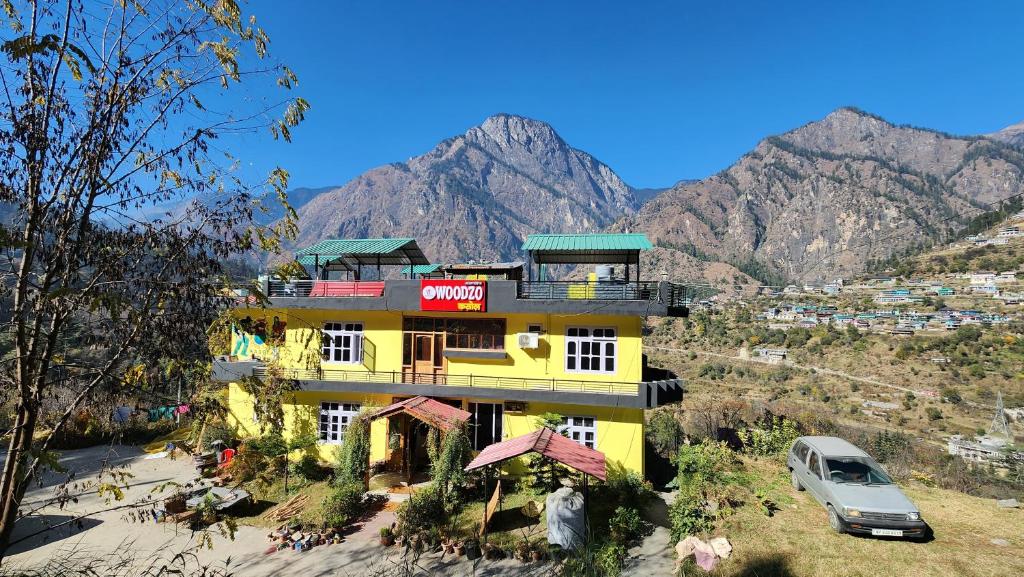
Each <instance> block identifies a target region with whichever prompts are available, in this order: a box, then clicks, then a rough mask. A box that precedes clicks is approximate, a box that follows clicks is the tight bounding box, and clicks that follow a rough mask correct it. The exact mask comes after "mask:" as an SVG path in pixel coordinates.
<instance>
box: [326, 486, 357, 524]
mask: <svg viewBox="0 0 1024 577" xmlns="http://www.w3.org/2000/svg"><path fill="white" fill-rule="evenodd" d="M366 508H367V501H366V498H365V495H364V494H363V484H362V483H353V482H348V483H342V484H340V485H337V486H336V487H335V488H334V491H332V492H331V493H330V494H329V495H327V496H326V497H324V500H323V502H322V503H321V504H320V513H321V516H322V518H323V521H324V524H325V525H326V526H328V527H344V526H345V525H348V524H349V523H351V522H352V521H354V520H355V519H358V518H359V517H361V516H362V515H363V513H365V512H366Z"/></svg>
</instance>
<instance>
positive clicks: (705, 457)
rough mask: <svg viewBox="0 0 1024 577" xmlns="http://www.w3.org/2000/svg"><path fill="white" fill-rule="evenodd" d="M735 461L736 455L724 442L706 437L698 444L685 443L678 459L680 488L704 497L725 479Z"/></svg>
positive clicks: (680, 449)
mask: <svg viewBox="0 0 1024 577" xmlns="http://www.w3.org/2000/svg"><path fill="white" fill-rule="evenodd" d="M735 462H736V456H735V455H734V454H733V452H732V451H730V450H729V447H728V446H727V445H726V444H725V443H723V442H718V441H712V440H710V439H706V440H704V441H703V442H701V443H700V444H698V445H683V446H682V447H680V448H679V457H678V459H677V464H678V465H679V488H680V489H682V490H685V491H686V492H687V493H689V494H691V495H699V496H701V497H703V496H705V495H706V494H707V492H708V490H709V489H710V488H711V487H713V486H715V485H718V484H720V483H722V482H723V481H724V479H725V477H726V473H727V472H728V470H729V469H730V468H731V467H732V465H733V464H734V463H735Z"/></svg>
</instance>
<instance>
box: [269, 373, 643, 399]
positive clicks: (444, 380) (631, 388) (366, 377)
mask: <svg viewBox="0 0 1024 577" xmlns="http://www.w3.org/2000/svg"><path fill="white" fill-rule="evenodd" d="M273 370H274V371H275V373H276V374H275V376H276V377H277V378H282V379H297V380H304V381H337V382H351V383H392V384H399V383H405V384H410V385H446V386H452V387H471V388H487V389H513V390H520V391H551V392H561V393H598V394H606V395H637V394H638V392H639V390H640V389H639V387H640V383H635V382H634V383H630V382H612V381H577V380H569V379H527V378H520V377H492V376H483V375H447V374H432V373H412V372H398V371H358V370H345V369H337V368H333V367H321V368H313V369H273ZM269 373H270V371H268V370H267V368H266V367H258V368H256V369H255V370H254V372H253V375H254V376H255V377H257V378H261V379H265V378H267V377H268V376H269Z"/></svg>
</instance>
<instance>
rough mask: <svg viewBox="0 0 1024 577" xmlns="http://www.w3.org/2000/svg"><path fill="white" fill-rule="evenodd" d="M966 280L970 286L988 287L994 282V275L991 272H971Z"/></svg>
mask: <svg viewBox="0 0 1024 577" xmlns="http://www.w3.org/2000/svg"><path fill="white" fill-rule="evenodd" d="M967 278H968V279H969V280H970V281H971V284H972V285H990V284H992V283H994V282H995V281H996V273H994V272H991V271H978V272H972V273H971V274H970V275H968V277H967Z"/></svg>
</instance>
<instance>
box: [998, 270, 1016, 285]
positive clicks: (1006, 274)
mask: <svg viewBox="0 0 1024 577" xmlns="http://www.w3.org/2000/svg"><path fill="white" fill-rule="evenodd" d="M993 281H994V282H995V283H996V284H1003V283H1012V282H1017V273H1016V272H1014V271H1012V270H1006V271H1003V272H1001V273H999V274H997V275H996V277H995V278H994V279H993Z"/></svg>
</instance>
